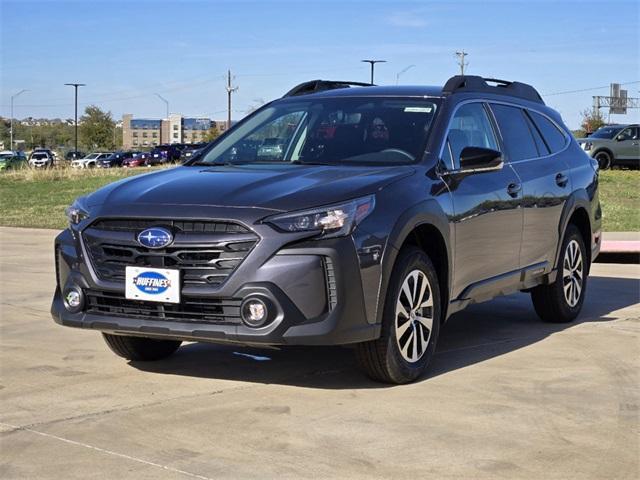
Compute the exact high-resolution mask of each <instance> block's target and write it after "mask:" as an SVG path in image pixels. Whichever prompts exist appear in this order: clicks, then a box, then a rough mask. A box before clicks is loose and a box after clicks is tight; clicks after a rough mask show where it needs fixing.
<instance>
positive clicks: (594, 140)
mask: <svg viewBox="0 0 640 480" xmlns="http://www.w3.org/2000/svg"><path fill="white" fill-rule="evenodd" d="M576 141H577V142H578V143H579V144H583V143H607V142H612V141H613V139H610V138H592V137H585V138H577V139H576Z"/></svg>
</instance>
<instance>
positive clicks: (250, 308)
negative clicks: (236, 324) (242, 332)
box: [240, 298, 268, 327]
mask: <svg viewBox="0 0 640 480" xmlns="http://www.w3.org/2000/svg"><path fill="white" fill-rule="evenodd" d="M240 314H241V315H242V321H243V322H244V323H246V324H247V325H249V326H250V327H260V326H262V325H264V323H265V322H266V321H267V314H268V311H267V306H266V305H265V303H264V302H263V301H262V300H258V299H257V298H251V299H249V300H245V301H244V303H243V304H242V306H241V307H240Z"/></svg>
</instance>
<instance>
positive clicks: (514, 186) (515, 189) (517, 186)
mask: <svg viewBox="0 0 640 480" xmlns="http://www.w3.org/2000/svg"><path fill="white" fill-rule="evenodd" d="M520 190H522V184H521V183H510V184H509V186H508V187H507V193H508V194H509V195H510V196H511V197H513V198H516V197H517V196H518V194H519V193H520Z"/></svg>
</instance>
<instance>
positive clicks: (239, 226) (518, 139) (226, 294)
mask: <svg viewBox="0 0 640 480" xmlns="http://www.w3.org/2000/svg"><path fill="white" fill-rule="evenodd" d="M360 85H361V84H360ZM319 87H323V88H319ZM347 87H348V86H345V85H344V82H329V81H325V82H322V81H317V80H316V81H312V82H308V83H306V84H302V85H300V86H298V87H297V88H295V89H293V90H292V91H291V92H290V93H289V94H287V95H285V97H284V98H281V99H279V100H276V101H274V102H271V103H269V104H268V105H265V106H264V107H263V108H260V109H258V110H257V111H256V112H254V113H252V114H250V115H248V116H247V117H245V118H244V119H243V120H242V121H241V122H240V123H239V124H238V126H237V127H236V128H234V129H232V130H230V131H229V132H228V133H227V134H225V135H224V136H222V137H220V138H219V139H218V140H217V141H215V142H214V143H213V144H212V145H210V146H209V147H207V149H206V150H205V151H204V152H203V153H202V154H201V155H200V156H198V157H197V158H196V159H195V160H192V161H189V162H187V163H186V164H185V165H184V166H179V167H177V168H172V169H163V170H160V171H157V172H154V173H152V174H149V175H139V176H132V177H130V178H128V179H124V180H121V181H118V182H115V183H112V184H111V185H107V186H105V187H103V188H102V189H100V190H98V191H96V192H94V193H91V194H88V195H86V196H83V197H80V198H78V199H77V200H76V201H75V202H74V204H73V205H71V206H70V207H69V208H68V209H67V217H68V220H69V228H68V229H66V230H65V231H64V232H62V233H61V234H60V235H59V236H58V237H57V238H56V241H55V246H54V250H53V251H52V253H54V255H55V256H56V262H57V267H58V268H57V272H58V274H57V275H56V280H57V288H56V291H55V296H54V299H53V305H52V309H51V313H52V315H53V318H54V319H55V321H56V322H58V323H60V324H62V325H66V326H70V327H78V328H85V329H94V330H97V331H101V332H103V337H104V339H105V341H106V343H107V344H108V346H109V347H110V348H111V350H113V352H115V353H116V354H117V355H120V356H121V357H124V358H126V359H128V360H132V361H135V362H138V361H145V360H146V361H152V360H160V359H162V358H165V357H168V356H169V355H171V354H173V353H174V352H175V351H176V350H177V349H178V348H179V347H180V345H181V343H182V341H189V342H192V341H210V342H214V343H215V342H223V343H228V342H231V343H236V344H247V345H253V346H256V345H264V346H278V345H302V346H304V345H352V346H353V350H354V351H355V353H356V358H357V360H358V363H359V364H360V366H361V367H362V368H363V369H364V371H365V372H366V373H367V374H368V375H369V376H370V377H372V378H373V379H375V380H379V381H383V382H390V383H406V382H410V381H412V380H415V379H416V378H418V377H419V376H420V375H422V373H423V371H424V370H425V368H426V367H427V365H428V364H429V362H430V360H431V358H432V357H433V355H434V353H435V351H436V344H437V341H438V336H439V332H440V331H441V328H442V326H444V324H445V322H446V321H447V319H448V318H450V317H451V315H453V314H455V313H456V312H459V311H461V310H462V309H464V308H466V307H467V306H469V305H473V304H474V303H479V302H484V301H487V300H490V299H492V298H494V297H496V296H499V295H505V294H509V293H515V292H518V291H522V292H527V293H530V295H531V299H532V303H533V307H534V309H535V312H536V313H537V314H538V316H539V317H540V318H541V319H542V320H544V321H548V322H555V323H562V322H571V321H572V320H574V319H575V318H576V317H577V316H578V314H579V313H580V310H581V308H582V305H583V302H584V300H585V292H586V291H587V288H588V284H589V282H588V275H589V269H590V266H591V262H592V261H593V260H594V259H595V258H596V256H597V255H598V253H599V250H600V244H601V238H602V232H601V224H602V218H601V217H602V215H601V211H602V210H601V205H600V200H599V196H598V183H599V177H598V168H597V164H596V161H595V160H593V159H592V158H589V156H587V155H585V153H584V151H582V150H581V149H580V146H579V145H578V144H577V143H576V141H575V139H574V138H573V136H572V135H571V132H570V131H569V129H568V128H567V127H566V125H564V123H563V121H562V118H561V117H560V115H559V114H558V113H557V112H556V111H554V110H553V109H552V108H549V107H548V106H546V105H545V103H544V100H543V99H542V97H541V96H540V94H539V93H538V92H537V91H536V90H535V89H534V88H533V87H532V86H530V85H526V84H523V83H520V82H509V81H503V80H495V79H484V78H481V77H477V76H471V75H465V76H455V77H453V78H451V79H449V80H448V81H447V83H446V84H445V85H444V86H435V87H427V86H417V87H409V86H402V87H395V86H381V87H377V86H359V87H357V88H351V87H348V88H347ZM329 90H330V91H329ZM271 137H278V138H281V139H284V148H283V151H284V154H282V155H281V156H280V157H279V158H278V161H272V162H269V163H271V165H269V166H268V167H267V168H263V167H262V166H261V165H260V164H261V163H263V162H262V161H261V160H259V159H255V158H254V159H253V160H247V158H248V157H246V156H241V157H240V158H238V159H237V160H236V161H230V158H231V156H232V154H233V152H234V151H235V152H236V153H235V154H236V155H237V151H238V148H239V147H240V148H242V149H245V148H247V146H248V144H247V143H246V142H247V140H248V139H249V140H253V139H255V138H261V139H262V138H271ZM273 143H275V144H277V142H273ZM234 149H235V150H234ZM212 169H215V174H212V173H209V171H210V170H212ZM594 300H595V301H596V302H597V301H598V299H594ZM502 314H503V315H507V316H509V315H516V314H517V311H516V309H511V310H509V311H506V312H502ZM514 325H515V319H514ZM514 328H516V327H514ZM442 360H443V361H444V360H445V359H442ZM445 363H446V362H445ZM445 367H446V366H445ZM440 368H442V367H440Z"/></svg>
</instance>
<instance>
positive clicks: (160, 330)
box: [51, 209, 380, 345]
mask: <svg viewBox="0 0 640 480" xmlns="http://www.w3.org/2000/svg"><path fill="white" fill-rule="evenodd" d="M169 210H171V209H169ZM253 214H254V215H255V213H253ZM252 228H253V229H254V231H255V232H256V233H257V234H258V235H259V236H260V241H259V242H258V244H257V245H256V247H255V248H254V249H253V250H252V251H251V252H250V253H249V254H248V255H247V257H246V258H245V259H244V260H243V262H242V263H241V264H240V265H239V266H238V267H237V268H236V270H235V271H234V272H233V273H232V274H231V275H230V277H229V278H228V279H227V280H226V281H225V282H224V283H223V284H222V285H220V286H215V287H204V288H200V289H197V290H196V289H194V288H193V287H185V286H183V288H182V295H183V297H187V296H188V297H190V298H189V299H190V300H191V301H193V299H194V298H196V300H195V301H196V302H197V301H199V300H197V299H201V301H202V302H208V301H209V302H211V301H220V302H228V303H233V304H238V305H239V304H240V302H242V300H243V299H245V298H247V297H259V298H261V299H266V300H267V302H268V304H269V305H270V307H271V308H270V311H271V312H272V313H271V316H270V321H269V322H268V323H267V324H266V325H264V326H262V327H259V328H252V327H249V326H247V325H245V324H244V323H243V322H242V321H241V320H240V318H239V317H237V318H235V319H234V321H226V322H218V323H216V322H209V321H201V319H200V318H195V319H184V320H185V321H178V320H176V319H163V318H162V314H160V315H156V314H155V312H154V315H155V316H154V317H144V316H142V315H140V314H136V316H130V315H129V314H128V313H122V312H125V311H126V310H118V309H117V308H114V309H113V310H112V311H109V312H107V313H105V312H102V311H96V310H95V309H93V308H88V309H87V308H85V309H84V310H83V311H81V312H79V313H71V312H69V311H68V310H67V309H66V308H65V306H64V302H63V300H62V293H61V292H62V291H64V290H65V288H67V287H69V286H71V285H74V286H77V287H80V288H81V289H82V290H83V291H84V292H86V293H87V294H90V293H91V292H108V293H109V294H112V295H121V296H122V297H124V290H125V286H124V283H122V284H118V283H116V282H103V281H101V280H100V279H98V278H97V277H96V276H95V273H94V272H93V269H92V267H91V265H90V261H88V260H87V258H86V256H85V250H83V247H82V243H81V240H80V238H81V233H80V232H78V231H73V232H72V231H71V230H69V229H67V230H65V231H64V232H62V233H61V234H60V235H59V236H58V237H57V238H56V242H55V251H56V272H57V279H58V287H57V289H56V293H55V295H54V298H53V303H52V307H51V314H52V316H53V319H54V320H55V321H56V322H57V323H59V324H61V325H64V326H70V327H77V328H88V329H94V330H99V331H103V332H108V333H114V334H122V335H134V336H144V337H155V338H165V339H181V340H190V341H207V342H233V343H241V344H247V345H340V344H350V343H356V342H362V341H367V340H372V339H375V338H377V337H378V336H379V334H380V326H379V325H377V324H375V322H373V321H368V320H367V315H366V309H365V307H364V296H363V288H362V280H361V276H360V260H359V257H358V254H357V251H356V248H355V245H354V240H353V238H352V237H344V238H337V239H330V240H323V241H305V240H304V239H303V238H299V237H300V234H281V233H277V232H275V231H273V230H272V229H271V227H269V226H267V225H252ZM78 252H80V253H78ZM328 268H330V270H328Z"/></svg>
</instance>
